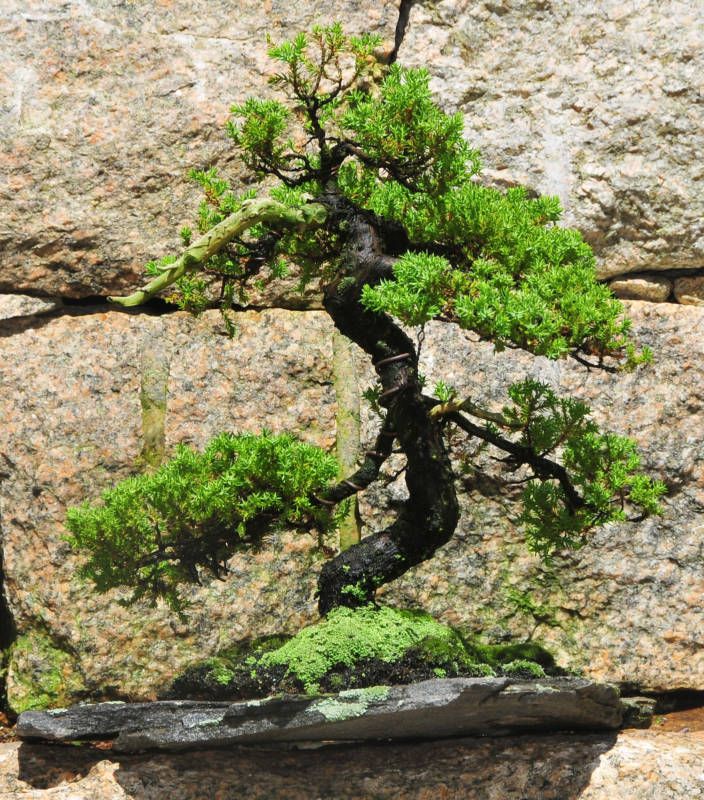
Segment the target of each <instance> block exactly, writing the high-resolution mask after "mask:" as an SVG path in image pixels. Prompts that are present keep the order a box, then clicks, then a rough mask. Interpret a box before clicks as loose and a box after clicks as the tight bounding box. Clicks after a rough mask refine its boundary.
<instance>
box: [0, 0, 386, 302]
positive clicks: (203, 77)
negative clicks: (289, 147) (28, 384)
mask: <svg viewBox="0 0 704 800" xmlns="http://www.w3.org/2000/svg"><path fill="white" fill-rule="evenodd" d="M397 17H398V4H397V2H391V1H390V0H384V1H383V2H380V3H374V4H370V3H363V2H360V0H355V1H354V2H350V1H349V0H333V1H332V2H330V0H327V2H321V1H320V0H313V1H311V2H306V3H281V2H272V1H271V0H265V2H260V0H246V1H245V2H238V3H237V4H236V6H233V4H232V3H231V2H228V0H215V1H214V2H212V1H211V2H204V0H175V2H167V3H148V4H144V3H107V2H103V1H102V0H84V1H83V2H80V3H56V2H51V0H30V2H26V1H25V0H22V2H20V1H19V0H6V2H3V4H2V9H0V29H1V30H2V38H3V63H4V69H3V73H2V76H0V142H1V143H2V144H1V145H0V242H1V243H2V246H3V251H4V252H3V269H2V274H1V275H0V291H12V292H16V291H21V290H22V289H31V290H32V291H33V292H39V291H41V292H43V293H44V294H51V295H64V296H70V297H79V296H88V295H97V294H103V295H104V294H119V292H120V290H121V289H123V288H125V287H128V286H132V285H133V284H134V282H135V281H137V280H139V279H140V277H141V274H142V265H143V264H144V262H145V261H147V260H149V259H151V258H154V257H158V256H160V255H162V254H163V253H165V252H168V250H169V248H174V247H176V246H178V231H179V228H180V227H181V226H182V225H185V224H191V225H192V224H193V219H194V213H195V210H196V207H197V204H198V202H199V200H198V196H197V195H198V193H197V192H196V191H195V190H194V188H193V187H192V186H190V185H189V183H188V181H187V180H186V175H187V172H188V170H189V169H191V168H194V167H195V168H198V169H202V168H207V167H209V166H210V165H212V164H214V163H218V164H220V165H222V166H223V167H224V168H225V169H226V170H229V172H230V174H231V175H232V177H233V178H234V180H235V181H236V182H237V181H238V180H239V179H240V178H241V175H242V173H241V169H240V167H239V166H237V165H236V164H233V163H232V149H231V148H230V147H228V143H227V139H226V137H225V136H224V132H223V125H224V123H225V121H226V119H227V118H228V115H229V110H230V107H231V105H232V104H233V103H236V102H240V101H242V100H243V99H244V98H245V97H247V96H249V95H252V94H254V95H256V94H262V93H263V92H265V91H266V89H265V86H266V78H267V77H268V76H269V75H270V74H272V72H273V71H274V67H273V65H272V63H271V62H270V61H269V60H268V59H267V57H266V50H267V45H266V41H265V35H266V33H267V32H268V33H271V34H272V35H273V36H274V37H275V38H282V37H288V36H290V35H292V34H293V33H294V32H297V31H299V30H305V29H308V28H310V26H311V25H312V24H314V23H316V22H318V23H321V22H322V23H330V22H332V21H334V20H337V19H341V20H344V23H345V26H346V28H347V29H348V30H349V31H351V32H362V31H373V32H376V33H379V34H381V35H382V36H383V37H384V42H385V44H384V48H385V49H386V50H387V51H390V49H391V48H392V47H393V39H394V29H395V26H396V21H397Z"/></svg>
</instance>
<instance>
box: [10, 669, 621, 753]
mask: <svg viewBox="0 0 704 800" xmlns="http://www.w3.org/2000/svg"><path fill="white" fill-rule="evenodd" d="M621 719H622V708H621V701H620V699H619V695H618V692H617V690H616V689H615V688H613V687H611V686H608V685H605V684H595V683H591V682H589V681H586V680H582V679H578V678H558V679H546V680H531V681H525V680H513V679H509V678H451V679H444V680H431V681H424V682H422V683H417V684H412V685H408V686H389V687H386V686H379V687H372V688H369V689H356V690H348V691H345V692H340V694H338V695H328V696H322V697H320V696H319V697H303V696H283V697H271V698H267V699H264V700H254V701H246V702H238V703H213V702H197V701H161V702H155V703H131V704H130V703H97V704H92V705H78V706H73V707H71V708H68V709H54V710H51V711H26V712H25V713H23V714H21V715H20V717H19V720H18V722H17V728H16V732H17V735H18V736H20V737H21V738H23V739H47V740H51V741H72V740H79V739H98V740H100V739H109V738H115V737H116V738H115V742H114V749H115V750H116V751H118V752H124V753H129V752H136V751H141V750H187V749H191V748H205V747H221V746H227V745H233V744H250V743H251V744H254V743H262V742H295V741H316V740H328V741H348V740H381V739H421V738H422V739H425V738H439V737H447V736H468V735H481V736H503V735H507V734H511V733H517V732H521V731H564V730H614V729H616V728H618V727H619V726H620V724H621Z"/></svg>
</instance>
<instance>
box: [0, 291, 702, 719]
mask: <svg viewBox="0 0 704 800" xmlns="http://www.w3.org/2000/svg"><path fill="white" fill-rule="evenodd" d="M629 307H630V309H631V313H632V316H633V317H634V320H635V331H636V335H637V336H638V337H639V338H641V340H642V341H643V342H644V343H647V344H650V345H651V346H652V348H653V350H654V352H655V364H654V365H653V366H652V367H651V368H649V369H644V370H642V371H639V372H637V373H635V374H633V375H619V376H608V375H593V376H592V377H591V378H590V377H589V376H588V375H587V373H586V371H585V370H584V369H582V368H579V367H577V366H576V365H570V364H568V363H562V362H559V363H550V362H547V361H545V360H537V361H535V362H533V361H532V360H531V359H529V358H528V357H526V356H521V355H520V354H518V353H505V354H502V355H500V356H495V355H493V353H492V351H491V349H490V348H489V347H487V346H485V345H478V344H476V343H473V342H471V341H469V339H468V338H467V337H466V336H465V335H464V334H462V333H461V332H459V331H457V330H456V329H454V328H452V327H449V326H447V327H443V326H441V325H439V324H438V325H433V326H430V327H429V329H428V335H427V338H426V342H425V344H424V347H423V371H424V372H425V374H426V375H427V377H428V382H429V385H430V386H432V385H433V383H434V381H435V380H437V379H438V378H440V377H442V378H444V379H445V380H446V381H448V382H449V383H452V384H454V385H456V386H457V387H458V388H459V389H460V390H461V391H468V392H471V393H472V394H473V396H474V397H475V398H476V399H477V400H478V401H480V402H484V403H487V404H488V405H491V406H494V407H496V406H500V405H501V403H502V402H503V397H504V395H503V389H504V388H505V386H506V385H507V384H508V383H510V382H511V381H513V380H516V379H518V378H521V377H523V376H524V375H525V374H533V375H536V376H539V377H541V378H542V379H545V380H549V381H551V382H554V383H556V384H559V385H560V386H562V387H563V388H564V389H567V390H569V391H574V392H575V393H577V394H579V395H580V396H582V397H584V398H585V399H587V400H588V401H589V402H590V403H592V404H593V405H594V407H595V409H596V413H597V417H598V418H599V419H600V420H602V421H604V422H608V424H609V426H610V427H612V428H614V429H615V430H619V431H621V432H625V433H630V434H631V435H633V436H635V437H636V438H637V439H638V441H639V443H640V445H641V447H643V449H644V453H645V462H646V466H647V467H648V468H649V469H650V470H651V471H653V472H654V473H655V474H657V475H662V476H664V477H665V478H666V480H667V481H668V482H669V484H670V486H671V487H672V493H671V496H670V498H668V500H667V503H666V511H665V515H664V516H663V517H662V518H658V519H654V520H649V521H647V522H646V523H643V524H640V525H625V526H620V527H615V526H614V527H609V528H608V529H605V530H602V531H600V532H598V533H597V534H596V535H595V536H594V537H593V538H592V539H591V541H590V543H589V545H588V546H587V547H585V548H584V549H583V550H582V551H580V552H578V553H572V554H564V555H561V556H560V557H559V558H558V559H557V561H556V563H555V565H554V566H553V568H551V569H548V568H546V567H545V566H543V565H541V564H540V563H539V562H538V561H537V560H536V559H535V558H534V557H532V556H530V555H529V554H527V552H526V549H525V545H524V543H523V541H522V539H521V536H520V533H519V532H518V531H517V530H516V528H515V526H514V525H513V524H512V522H511V520H512V519H515V517H516V514H517V512H518V504H517V502H516V500H517V494H518V491H519V489H517V488H516V487H510V486H507V485H506V477H507V476H505V475H501V474H497V473H496V472H495V471H494V473H493V477H490V479H487V480H483V481H480V480H478V479H477V478H473V477H472V476H470V475H467V476H465V477H464V478H463V479H462V486H463V500H462V503H463V512H464V516H463V520H462V523H461V525H460V528H459V530H458V532H457V534H456V536H455V538H454V539H453V540H452V542H450V543H449V544H448V545H447V546H446V547H445V548H443V549H442V550H441V551H440V552H439V553H438V554H437V556H436V557H435V558H434V559H433V560H432V561H431V562H429V563H427V564H425V565H423V566H421V567H419V568H416V569H415V570H414V571H413V572H411V573H410V574H408V575H407V576H405V577H404V578H403V579H402V580H400V581H398V582H397V583H396V584H395V585H393V586H391V587H390V588H389V590H388V591H387V593H386V598H387V600H390V601H392V602H394V603H395V604H397V605H401V606H419V607H425V608H427V609H429V610H430V611H431V612H432V613H434V614H436V615H438V616H440V617H441V618H442V619H443V620H444V621H446V622H450V623H453V624H457V625H461V626H462V627H463V628H465V629H466V630H471V631H475V632H478V631H484V632H486V633H488V635H489V636H490V637H491V638H493V639H494V640H498V641H500V640H502V639H503V638H505V637H506V636H508V635H513V636H516V637H518V638H525V637H526V636H527V635H529V634H530V633H531V632H532V631H533V629H534V628H536V625H538V627H537V630H536V632H535V635H536V636H537V638H539V639H541V640H544V641H545V642H546V643H547V644H548V645H549V646H550V647H553V648H554V649H555V650H556V651H557V655H558V659H559V660H560V662H561V663H562V664H563V665H564V666H568V667H574V668H576V669H583V670H585V672H586V674H587V675H588V676H590V677H592V678H594V679H598V680H617V681H618V680H623V681H628V682H633V683H640V684H642V685H645V686H648V687H650V688H655V689H674V688H682V687H690V688H699V689H702V688H704V657H703V656H702V653H704V650H703V649H702V640H701V632H702V630H704V625H703V622H704V618H703V615H704V611H703V610H702V602H701V600H702V596H703V594H704V583H703V581H702V573H701V563H702V554H703V550H704V527H703V523H704V518H703V515H702V511H703V509H704V479H703V466H702V465H703V462H704V453H703V452H702V445H701V436H700V431H701V430H702V429H704V390H703V388H702V387H704V376H703V375H702V364H704V359H703V358H702V348H703V347H704V344H703V342H704V336H703V335H702V333H704V310H702V309H700V308H695V307H687V306H676V305H652V304H647V303H631V304H629ZM87 311H88V310H86V312H87ZM237 316H238V320H239V327H240V335H239V337H238V338H237V339H235V340H232V341H231V340H229V339H227V337H225V336H223V335H221V333H220V330H221V327H220V324H219V321H218V319H219V318H218V315H217V314H215V313H212V314H206V315H205V316H204V317H202V318H200V319H199V320H193V319H192V318H190V317H188V316H186V315H183V314H172V315H165V316H149V315H146V314H127V313H120V312H110V313H97V314H90V313H85V314H77V313H73V314H72V315H68V314H65V315H63V316H61V317H57V318H53V319H50V318H46V317H44V318H36V319H33V320H32V319H29V320H27V319H25V320H22V321H19V320H14V321H9V322H7V323H5V326H6V327H4V328H2V332H3V333H4V334H5V336H4V338H2V339H0V342H1V344H0V347H1V348H2V363H3V377H2V381H3V392H2V400H1V402H2V412H1V414H0V416H2V418H3V419H4V420H7V421H8V422H7V423H6V424H5V425H4V426H3V427H1V428H0V453H1V454H2V455H1V456H0V459H1V467H0V472H2V473H3V474H4V475H5V476H6V477H4V480H3V482H2V512H1V513H2V518H1V519H0V526H1V527H2V533H3V541H4V545H3V546H4V561H5V563H4V571H5V592H6V595H7V597H8V600H9V606H10V609H11V611H12V613H13V615H14V617H15V620H16V624H17V627H18V629H19V633H20V634H21V639H20V644H21V646H19V645H18V646H17V647H16V648H15V651H14V653H13V655H12V657H11V659H10V672H9V676H8V686H9V692H10V698H11V702H13V703H14V704H15V708H16V709H17V710H25V709H27V708H32V707H34V705H33V704H34V703H35V701H36V700H37V698H41V697H44V698H49V702H50V703H51V704H52V705H66V704H70V703H72V702H75V701H76V700H77V699H81V698H82V697H85V696H96V697H106V696H107V697H123V698H124V697H130V698H133V699H137V698H142V699H144V698H149V697H150V696H153V693H154V692H155V690H156V689H157V688H159V687H161V686H162V685H163V684H164V683H165V682H167V681H168V680H170V679H171V678H172V677H173V676H174V674H175V673H177V672H179V671H180V670H181V669H182V668H183V666H184V665H185V664H186V663H188V662H190V661H192V660H196V659H199V658H203V657H206V656H208V655H210V654H212V653H213V652H215V651H216V650H218V649H222V648H224V647H227V646H229V645H230V644H232V643H233V642H237V641H240V640H243V639H245V638H249V637H259V636H263V635H266V634H270V633H274V632H278V631H283V632H295V631H296V630H298V629H299V628H300V627H302V626H303V625H305V624H307V623H308V622H310V621H312V620H313V619H314V618H315V616H316V613H315V600H314V597H313V593H314V587H315V579H316V575H317V571H318V569H319V566H320V560H319V559H321V558H322V556H321V555H320V554H319V553H316V552H315V549H314V547H313V544H314V542H313V541H312V540H311V538H310V537H306V536H303V537H302V536H300V535H299V536H295V535H291V536H282V537H277V538H276V539H275V540H272V541H267V542H265V543H264V546H263V547H262V549H261V550H260V551H258V552H256V553H242V554H241V555H238V556H237V557H236V558H235V559H234V560H233V562H232V564H231V569H232V574H231V576H230V578H229V579H228V580H227V581H226V582H225V583H217V582H216V583H215V584H214V585H212V586H210V587H208V588H204V589H194V590H192V593H191V595H190V596H191V597H192V600H193V606H192V608H191V609H190V610H189V611H188V614H187V619H186V620H185V621H180V620H179V619H178V618H177V617H176V616H174V615H173V614H171V613H170V612H168V611H167V610H166V609H164V608H157V609H150V608H149V607H147V606H145V605H138V606H137V607H135V608H132V609H125V608H123V607H122V606H119V605H117V604H116V603H115V600H116V599H117V597H118V595H117V594H113V595H110V596H108V597H98V596H95V595H94V594H93V593H92V592H91V591H90V590H89V588H88V587H87V586H86V585H85V584H82V583H81V582H80V581H79V580H78V579H77V578H76V577H75V566H76V560H75V558H74V557H73V556H72V555H71V554H70V553H69V552H68V548H67V546H66V545H65V543H64V542H63V541H62V535H63V532H64V530H63V527H62V523H63V519H64V514H65V508H66V507H67V506H70V505H75V504H77V503H79V502H81V501H82V500H83V499H85V498H96V497H97V496H98V495H99V493H100V491H101V490H102V489H104V488H106V487H108V486H110V485H112V484H114V483H115V482H116V481H117V480H119V479H120V478H122V477H125V476H126V475H128V474H131V473H132V472H134V471H135V470H137V469H139V468H140V465H143V464H144V463H145V460H146V461H147V463H148V458H149V457H150V455H151V454H152V453H153V452H156V451H158V449H159V447H161V446H162V444H160V442H162V441H163V448H164V452H165V453H166V454H167V455H168V454H169V453H170V452H172V450H173V448H174V446H175V445H176V443H178V442H191V443H193V444H196V445H198V446H200V445H202V444H203V443H204V442H205V441H206V440H207V439H208V438H210V436H212V435H213V434H214V433H216V432H218V431H221V430H234V431H237V430H248V431H252V430H258V429H260V428H261V427H263V426H268V427H270V428H273V429H275V430H284V429H288V430H291V431H297V432H298V433H299V434H300V435H302V436H303V437H304V438H307V439H308V440H310V441H313V442H316V443H318V444H321V445H323V446H325V447H332V445H333V441H334V440H333V436H334V434H335V404H334V393H333V388H332V375H331V364H332V347H331V329H330V326H329V324H328V322H327V318H326V317H325V315H323V314H319V313H316V312H283V311H267V312H262V313H254V312H247V313H242V314H238V315H237ZM160 370H162V372H161V373H160V372H159V371H160ZM365 370H366V372H365ZM368 370H369V367H368V365H366V364H365V365H364V369H363V370H362V372H361V374H362V377H361V379H360V384H361V386H362V387H363V388H364V387H365V386H366V385H368V382H369V381H370V380H371V376H370V374H369V371H368ZM164 371H165V373H166V375H167V378H166V389H165V390H164V394H163V396H162V394H161V392H162V389H161V388H160V387H162V386H163V383H162V382H161V379H159V380H156V379H154V380H152V378H154V376H155V375H158V374H162V376H163V373H164ZM145 389H148V392H147V394H149V396H150V397H152V398H153V400H154V402H153V403H150V404H149V414H147V413H145V409H144V408H143V407H142V405H141V404H140V395H141V394H142V393H143V390H145ZM159 397H162V400H161V402H162V403H163V408H161V416H160V413H156V412H159V410H160V406H159ZM160 420H161V421H160ZM365 424H366V431H367V432H366V434H365V435H366V436H367V437H368V436H369V435H370V433H371V429H370V421H369V420H367V422H366V423H365ZM159 425H162V426H163V428H162V430H161V433H160V431H159ZM160 436H161V437H163V440H161V439H160ZM147 441H149V442H151V445H150V448H151V449H150V448H148V447H146V446H145V445H146V443H147ZM457 448H458V452H461V449H462V448H461V444H460V442H457ZM402 489H403V484H402V479H401V480H400V481H398V482H397V483H395V484H393V485H392V486H391V489H390V491H389V492H381V491H377V490H373V491H372V490H370V491H368V492H366V493H365V495H364V503H363V514H364V517H365V519H366V520H367V523H368V524H375V523H379V522H381V521H382V519H384V518H386V519H388V518H390V516H391V515H392V514H393V509H390V508H389V507H388V504H389V501H390V500H391V501H393V499H394V497H399V496H401V494H402ZM384 509H385V510H384ZM516 592H519V593H524V594H525V596H527V597H528V598H529V599H531V600H532V601H534V602H535V603H536V604H538V605H543V606H545V609H542V610H541V609H539V608H538V609H537V611H536V613H537V615H538V617H539V618H540V616H541V613H542V615H543V616H542V622H541V623H540V624H538V622H539V621H538V622H536V620H535V619H534V618H533V617H532V616H531V615H530V614H526V613H524V611H521V610H520V608H519V607H518V606H517V605H516V600H517V595H516V594H515V593H516ZM523 608H525V605H524V606H523ZM546 621H547V622H550V621H553V622H554V623H556V624H554V625H550V624H545V622H546ZM42 653H43V654H44V655H43V656H42ZM57 676H58V677H60V678H61V680H57ZM57 685H58V687H59V688H58V690H57V688H56V687H57Z"/></svg>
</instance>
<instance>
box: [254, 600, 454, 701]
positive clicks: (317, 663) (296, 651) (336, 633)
mask: <svg viewBox="0 0 704 800" xmlns="http://www.w3.org/2000/svg"><path fill="white" fill-rule="evenodd" d="M422 643H423V646H424V647H426V648H428V652H432V654H435V655H436V654H437V651H438V650H442V649H443V647H444V648H445V649H444V650H443V653H444V654H446V652H447V650H449V651H451V653H452V654H453V655H456V656H457V657H460V656H461V655H463V656H464V657H466V654H465V653H464V648H463V646H462V641H461V639H460V638H459V636H458V635H457V634H456V633H455V631H453V630H452V628H449V627H447V626H446V625H442V624H441V623H439V622H437V621H436V620H434V619H433V618H432V617H431V616H429V615H428V614H425V613H423V612H420V611H400V610H398V609H395V608H388V607H382V608H375V607H373V606H365V607H363V608H356V609H349V608H337V609H335V610H334V611H331V612H330V614H328V616H327V618H326V619H324V620H322V621H321V622H319V623H318V624H317V625H311V626H310V627H308V628H304V629H303V630H302V631H301V632H300V633H299V634H298V635H296V636H294V638H293V639H291V640H290V641H289V642H287V643H286V644H285V645H284V646H283V647H280V648H279V649H278V650H274V651H271V652H269V653H266V654H265V655H264V656H263V657H262V659H261V662H260V663H261V664H262V665H264V666H275V665H281V666H285V667H286V669H287V673H289V674H292V675H294V676H295V677H296V678H297V679H298V680H300V681H301V683H302V684H303V686H304V688H305V691H306V692H309V693H314V692H316V691H317V690H318V685H319V682H320V680H321V678H322V677H323V676H324V675H325V674H326V673H327V672H329V671H330V670H331V669H332V668H333V667H335V666H337V665H345V666H348V667H351V666H353V665H354V664H355V663H357V662H359V661H363V660H365V659H378V660H380V661H385V662H393V661H397V660H398V659H400V658H401V657H402V656H403V655H404V654H405V653H406V652H407V651H409V650H410V649H411V648H413V647H416V646H419V645H421V644H422Z"/></svg>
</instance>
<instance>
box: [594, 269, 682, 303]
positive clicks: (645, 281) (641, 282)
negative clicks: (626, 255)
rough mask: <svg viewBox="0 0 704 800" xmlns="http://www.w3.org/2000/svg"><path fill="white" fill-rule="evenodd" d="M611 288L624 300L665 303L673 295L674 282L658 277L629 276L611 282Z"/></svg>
mask: <svg viewBox="0 0 704 800" xmlns="http://www.w3.org/2000/svg"><path fill="white" fill-rule="evenodd" d="M609 288H610V289H611V291H612V292H613V293H614V294H615V295H616V297H619V298H621V299H622V300H648V301H649V302H651V303H664V302H665V301H666V300H667V299H668V298H669V296H670V294H671V293H672V281H671V280H670V279H669V278H662V277H659V276H657V275H629V276H628V277H626V278H617V279H616V280H613V281H611V282H610V283H609Z"/></svg>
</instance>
